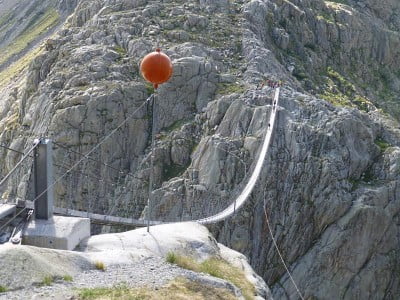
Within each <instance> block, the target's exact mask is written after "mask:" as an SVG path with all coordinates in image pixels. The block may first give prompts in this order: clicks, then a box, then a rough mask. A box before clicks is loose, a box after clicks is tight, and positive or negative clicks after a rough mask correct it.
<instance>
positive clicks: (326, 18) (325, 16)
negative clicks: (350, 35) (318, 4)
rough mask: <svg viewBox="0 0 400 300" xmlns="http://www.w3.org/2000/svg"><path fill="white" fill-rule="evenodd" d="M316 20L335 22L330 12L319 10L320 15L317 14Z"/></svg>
mask: <svg viewBox="0 0 400 300" xmlns="http://www.w3.org/2000/svg"><path fill="white" fill-rule="evenodd" d="M317 19H318V20H324V21H325V22H327V23H335V19H334V18H333V16H332V15H331V14H330V13H327V12H324V11H322V12H321V15H319V16H317Z"/></svg>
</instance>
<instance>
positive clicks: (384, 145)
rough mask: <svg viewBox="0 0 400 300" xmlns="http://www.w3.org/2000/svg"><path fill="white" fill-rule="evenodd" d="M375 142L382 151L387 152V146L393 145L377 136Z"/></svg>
mask: <svg viewBox="0 0 400 300" xmlns="http://www.w3.org/2000/svg"><path fill="white" fill-rule="evenodd" d="M374 142H375V145H377V146H378V147H379V149H381V152H385V150H386V149H387V148H389V147H391V145H390V144H389V143H388V142H386V141H385V140H383V139H382V138H377V139H376V140H375V141H374Z"/></svg>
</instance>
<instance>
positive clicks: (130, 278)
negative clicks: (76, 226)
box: [0, 222, 272, 299]
mask: <svg viewBox="0 0 400 300" xmlns="http://www.w3.org/2000/svg"><path fill="white" fill-rule="evenodd" d="M77 250H78V251H62V250H52V249H44V248H36V247H31V246H14V245H4V246H3V247H1V249H0V267H1V269H2V270H3V272H1V274H0V286H1V287H2V288H3V289H4V290H5V289H7V290H8V292H5V293H3V294H1V296H0V299H37V298H40V299H76V298H77V297H78V299H79V298H80V296H79V295H80V292H81V291H82V290H83V289H85V288H86V289H87V288H90V289H96V288H107V287H108V288H112V287H115V286H118V285H119V286H121V285H124V286H126V287H127V288H138V287H147V288H148V289H153V290H154V289H155V290H162V289H163V288H164V287H166V285H167V284H168V283H169V282H171V281H173V280H175V279H176V278H179V280H181V281H182V280H186V282H192V283H195V284H196V286H197V287H198V286H199V285H200V286H203V287H206V289H205V290H210V291H212V290H216V291H224V293H225V294H226V295H227V296H226V298H223V299H249V297H248V296H246V294H245V293H242V290H241V288H240V287H238V286H236V285H235V284H234V283H232V282H230V281H228V280H225V279H222V278H223V277H224V276H219V275H216V276H218V277H222V278H218V277H215V276H211V275H209V274H206V273H199V272H195V271H192V270H187V269H185V268H181V267H179V266H178V265H177V264H176V263H174V262H175V261H174V259H171V257H175V259H176V258H179V257H181V258H185V259H186V261H192V263H193V264H196V263H202V262H205V261H210V260H215V261H224V262H226V263H227V264H229V265H230V266H232V270H236V271H237V273H242V274H243V275H244V277H245V278H246V279H247V281H248V282H249V283H250V284H251V285H252V286H254V289H252V290H253V293H254V295H251V299H253V296H254V299H272V298H271V295H270V291H269V289H268V287H267V285H266V284H265V282H264V281H263V280H262V278H261V277H259V276H258V275H257V274H256V273H255V272H254V271H253V269H252V268H251V267H250V265H249V264H248V262H247V259H246V258H245V256H243V255H242V254H240V253H238V252H236V251H234V250H231V249H229V248H227V247H225V246H223V245H222V244H219V243H217V242H216V240H215V239H214V237H213V236H212V235H211V234H210V233H209V231H208V230H207V229H206V228H205V227H203V226H201V225H199V224H197V223H192V222H190V223H177V224H166V225H159V226H154V227H151V230H150V232H149V233H148V232H147V230H146V228H141V229H137V230H132V231H128V232H123V233H115V234H104V235H97V236H92V237H90V238H88V239H87V240H85V241H83V242H82V243H81V245H80V246H79V249H77ZM209 273H210V272H209ZM221 274H222V273H221ZM214 275H215V274H214ZM199 293H200V294H199V295H198V296H199V297H200V298H196V299H208V298H207V296H206V295H204V292H199Z"/></svg>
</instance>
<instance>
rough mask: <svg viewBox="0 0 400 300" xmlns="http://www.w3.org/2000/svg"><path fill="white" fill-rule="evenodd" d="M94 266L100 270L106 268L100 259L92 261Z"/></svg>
mask: <svg viewBox="0 0 400 300" xmlns="http://www.w3.org/2000/svg"><path fill="white" fill-rule="evenodd" d="M94 267H95V268H96V269H97V270H100V271H103V272H104V271H105V270H106V265H105V264H104V263H103V262H102V261H95V262H94Z"/></svg>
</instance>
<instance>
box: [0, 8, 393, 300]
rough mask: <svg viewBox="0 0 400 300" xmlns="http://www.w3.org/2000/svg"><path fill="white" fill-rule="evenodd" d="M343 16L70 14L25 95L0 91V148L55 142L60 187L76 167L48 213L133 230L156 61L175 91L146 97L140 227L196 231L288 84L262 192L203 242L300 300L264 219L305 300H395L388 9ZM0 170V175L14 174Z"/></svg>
mask: <svg viewBox="0 0 400 300" xmlns="http://www.w3.org/2000/svg"><path fill="white" fill-rule="evenodd" d="M340 2H347V4H341V3H337V2H329V1H322V0H313V1H311V0H302V1H300V0H299V1H297V0H293V1H281V0H252V1H185V2H183V1H146V0H137V1H112V0H96V1H89V0H81V1H80V2H79V3H78V5H77V8H76V10H75V12H74V13H73V14H72V15H71V17H70V18H68V21H67V23H66V25H65V26H64V28H63V29H61V30H60V31H59V32H58V35H57V36H55V37H54V38H52V41H51V47H49V48H48V49H47V51H44V52H43V53H42V54H40V55H38V56H37V57H36V58H35V59H34V60H33V61H32V63H31V65H30V67H29V69H28V71H27V72H28V73H27V77H26V79H24V80H22V79H21V80H20V81H17V82H16V83H13V84H10V85H9V86H7V87H5V88H3V89H2V90H1V92H0V96H1V98H0V99H1V100H0V108H1V109H0V116H1V121H0V129H1V131H0V132H1V134H0V141H1V142H2V144H5V145H9V146H12V147H14V148H17V149H19V150H23V149H24V148H25V149H27V148H28V147H29V146H30V143H31V141H32V139H33V138H36V137H37V136H40V135H46V136H49V137H51V138H53V139H54V140H55V141H56V142H57V143H58V144H61V146H62V147H61V146H59V147H58V148H56V149H55V156H54V160H55V162H56V163H57V164H58V165H59V166H58V167H57V166H56V168H58V169H57V172H56V173H57V174H58V175H57V176H61V175H62V174H64V173H65V169H63V168H62V166H64V167H66V168H67V169H68V168H69V167H70V166H73V165H74V164H75V163H77V162H78V161H80V160H81V162H80V164H79V166H78V167H77V168H75V169H74V170H73V171H72V172H70V173H69V174H68V175H66V176H65V177H63V178H62V179H60V180H59V181H58V182H57V185H56V194H57V205H60V206H62V205H64V206H66V205H72V206H73V207H74V208H79V209H86V208H90V209H92V210H94V211H96V212H99V213H110V214H111V213H112V214H119V215H122V216H134V217H140V216H143V215H144V212H145V211H146V204H147V198H148V180H149V174H150V172H149V165H150V155H149V153H150V149H149V144H150V143H149V140H150V132H151V126H152V125H151V121H152V120H151V113H152V109H153V108H152V107H151V105H149V104H148V102H146V99H147V98H148V96H149V95H150V94H151V92H152V89H151V87H150V86H149V85H146V83H145V82H144V81H143V80H142V79H141V77H140V74H139V70H138V65H139V62H140V58H141V57H143V56H144V55H145V54H147V53H148V52H150V51H152V50H154V48H155V47H156V46H155V45H159V46H161V47H162V49H163V50H164V51H165V52H166V53H167V54H168V55H169V56H170V57H171V58H172V59H173V61H174V75H173V77H172V79H171V81H170V82H168V83H167V84H165V85H162V86H161V87H160V89H159V91H158V96H157V103H158V107H157V111H158V124H157V128H156V129H157V131H158V132H159V134H158V135H157V141H156V149H155V168H154V185H155V191H154V192H153V196H154V206H153V209H152V217H153V218H155V219H158V220H166V221H176V220H190V219H194V218H198V217H205V216H207V215H210V214H213V213H215V212H217V211H218V210H220V209H222V208H224V207H226V206H227V205H228V204H230V203H231V202H232V199H234V197H235V195H236V194H237V192H238V190H240V189H241V188H242V187H243V184H244V183H245V181H246V179H247V178H248V176H249V174H250V173H251V171H252V167H253V162H254V161H255V158H256V157H257V153H258V149H259V145H260V143H261V137H262V136H263V133H264V132H265V129H266V127H267V126H268V124H267V120H268V115H269V112H270V104H271V99H272V90H271V89H270V88H268V87H267V86H264V87H261V83H262V82H263V81H264V80H265V79H274V80H283V81H284V87H283V88H282V90H281V101H280V103H281V109H280V112H279V116H278V126H277V127H278V128H277V130H276V132H275V134H274V142H273V147H272V149H271V151H270V153H269V155H268V160H267V161H266V163H265V167H264V170H263V172H262V175H261V178H260V180H259V184H258V185H257V187H256V189H255V191H254V192H253V194H252V197H251V199H250V200H249V202H248V204H247V205H246V206H245V207H244V208H243V209H242V210H240V211H239V212H238V213H237V214H236V215H235V217H234V218H232V219H230V220H227V221H226V222H224V223H222V224H217V225H215V226H212V227H211V230H212V232H213V233H214V234H215V236H216V237H217V240H218V241H219V242H222V243H223V244H225V245H227V246H229V247H232V248H233V249H235V250H238V251H240V252H242V253H243V254H245V255H246V256H247V257H248V258H249V259H250V263H251V265H252V266H253V267H254V268H255V270H256V271H257V273H258V274H260V275H261V276H262V277H263V278H264V279H265V281H266V282H267V283H268V285H269V286H270V287H271V291H272V294H273V296H274V297H275V298H276V299H285V298H286V299H297V298H299V297H298V295H297V294H296V291H295V290H294V287H293V285H292V283H291V281H290V280H289V278H288V275H287V274H286V272H285V270H284V268H283V266H282V264H281V262H280V260H279V257H278V255H277V252H276V249H275V248H274V245H273V243H272V240H271V237H270V236H269V234H268V228H267V223H266V214H267V216H268V217H269V221H270V224H271V228H272V232H273V234H274V237H275V239H276V242H277V245H278V247H279V248H280V250H281V252H282V255H283V257H284V259H285V261H286V263H287V264H288V266H289V269H290V270H291V272H292V274H293V277H294V280H295V281H296V283H297V284H298V286H299V289H300V291H301V293H302V294H303V296H304V297H305V298H306V299H307V298H308V299H358V298H359V299H369V298H371V299H393V298H395V295H398V294H400V286H399V284H400V282H399V280H400V278H399V274H398V269H399V265H400V261H399V253H398V252H399V240H398V236H399V226H398V223H399V222H398V216H399V209H400V202H399V197H398V183H399V178H400V177H399V166H398V164H399V163H398V161H399V157H400V150H399V146H400V132H399V130H398V128H399V124H398V120H399V115H400V114H399V113H398V105H397V102H396V100H398V92H399V89H400V81H399V73H398V69H399V62H398V60H397V59H396V58H397V57H398V56H399V51H400V50H399V49H400V47H399V41H400V37H399V29H400V28H399V24H400V21H399V20H400V19H399V10H400V4H399V3H398V1H395V0H383V1H379V3H378V2H377V1H368V0H365V1H351V0H348V1H340ZM127 118H128V121H125V120H126V119H127ZM113 131H115V133H114V132H113ZM112 132H113V134H112V135H111V136H110V137H108V135H109V134H110V133H112ZM104 137H107V139H105V140H103V138H104ZM99 142H101V145H100V146H97V147H96V148H95V149H94V150H93V151H91V150H92V149H93V147H94V146H96V145H98V143H99ZM89 151H91V152H90V158H91V159H84V157H82V156H81V155H79V153H87V152H89ZM0 157H1V160H0V171H1V172H2V174H6V172H7V171H9V170H10V169H11V167H12V166H13V165H15V162H16V161H17V160H18V156H17V155H16V154H15V153H11V152H9V151H6V150H4V149H2V150H0ZM60 166H61V167H60ZM26 168H27V170H28V169H29V168H28V166H27V167H26ZM26 173H27V172H21V173H20V174H19V175H18V176H17V177H16V178H13V180H12V182H11V183H10V184H9V186H8V189H7V193H6V194H7V195H10V196H9V197H10V198H12V197H11V196H12V195H20V197H23V195H24V193H23V188H24V185H23V184H22V183H21V184H19V185H16V184H15V183H20V182H21V181H23V182H25V181H27V178H26V177H29V176H25V177H22V174H26ZM99 182H101V183H102V184H101V185H100V188H99V185H98V183H99ZM12 183H14V184H12ZM71 195H72V196H71ZM90 199H92V200H90ZM90 201H92V202H90Z"/></svg>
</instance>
